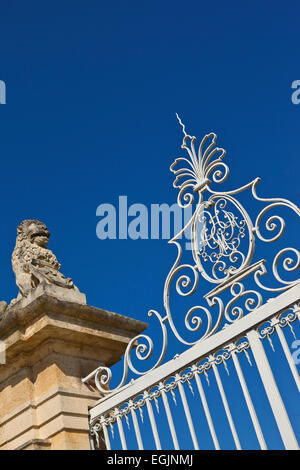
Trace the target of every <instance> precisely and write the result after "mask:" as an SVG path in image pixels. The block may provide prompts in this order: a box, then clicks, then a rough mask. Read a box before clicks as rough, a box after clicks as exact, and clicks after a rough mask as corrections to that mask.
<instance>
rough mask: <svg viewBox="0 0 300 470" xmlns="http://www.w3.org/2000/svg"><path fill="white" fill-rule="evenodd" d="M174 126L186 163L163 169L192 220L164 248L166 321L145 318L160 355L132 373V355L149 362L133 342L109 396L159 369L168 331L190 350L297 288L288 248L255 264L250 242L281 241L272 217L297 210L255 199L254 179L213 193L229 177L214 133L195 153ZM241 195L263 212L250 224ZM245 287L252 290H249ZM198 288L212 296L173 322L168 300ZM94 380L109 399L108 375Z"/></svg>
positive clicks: (281, 226)
mask: <svg viewBox="0 0 300 470" xmlns="http://www.w3.org/2000/svg"><path fill="white" fill-rule="evenodd" d="M177 117H178V116H177ZM178 120H179V123H180V125H181V126H182V130H183V134H184V137H183V142H182V145H181V148H182V149H183V150H184V151H185V152H186V156H185V157H180V158H176V160H175V161H174V163H173V164H172V165H171V168H170V169H171V172H172V173H173V174H174V175H175V180H174V183H173V186H174V187H175V188H176V189H178V197H177V202H178V205H179V206H180V207H181V208H183V209H188V208H190V210H192V215H191V217H190V219H189V220H188V221H187V222H186V224H185V226H184V227H183V229H182V230H180V232H179V233H178V234H176V235H175V236H174V237H173V238H172V239H171V240H170V241H169V243H170V244H173V245H175V246H176V247H177V257H176V260H175V262H174V264H173V266H172V268H171V270H170V272H169V274H168V276H167V278H166V281H165V286H164V293H163V300H164V309H165V313H164V315H161V314H160V313H158V312H156V311H154V310H152V311H150V312H149V315H150V316H155V317H156V319H157V320H158V322H159V325H160V328H161V331H162V348H161V351H160V353H159V357H158V359H157V360H156V362H155V364H154V365H153V366H152V367H151V369H148V370H147V371H145V372H142V371H139V370H137V369H136V367H135V366H134V365H133V363H132V361H131V354H132V353H133V352H134V354H135V355H136V358H137V359H139V360H141V361H145V360H147V359H149V358H150V357H151V356H152V352H153V349H154V348H153V341H152V340H151V338H150V337H149V336H148V335H145V334H143V335H139V336H137V337H136V338H133V339H132V340H131V342H130V343H129V345H128V347H127V350H126V353H125V355H124V373H123V377H122V380H121V381H120V383H119V385H118V386H117V387H116V388H115V389H114V390H116V389H118V388H120V387H122V386H123V385H124V384H125V383H126V380H127V376H128V372H129V370H131V371H132V372H133V373H134V374H136V375H143V374H145V373H146V372H149V370H152V369H154V368H155V367H157V366H158V365H160V364H161V363H162V361H163V358H164V357H165V353H166V350H167V328H166V326H167V325H168V327H169V328H170V329H171V331H172V333H173V334H174V335H175V337H176V338H177V339H178V341H180V342H181V343H183V344H185V345H187V346H191V345H193V344H196V343H197V342H199V341H203V340H205V339H206V338H208V337H209V336H211V335H213V334H215V333H216V332H217V331H218V330H219V329H221V328H224V327H228V326H230V324H232V323H233V322H235V321H239V320H240V319H241V318H242V317H243V316H244V315H246V314H251V312H252V311H253V310H255V309H257V308H259V307H260V306H261V305H262V304H263V303H264V302H265V301H266V299H264V296H263V295H264V294H266V293H267V294H268V297H267V299H268V298H270V295H271V296H272V294H273V295H274V296H275V295H278V293H279V292H283V291H285V290H286V289H289V288H291V287H292V286H293V285H295V284H296V283H298V282H299V281H300V280H299V279H298V277H297V276H296V271H297V270H298V268H299V265H300V253H299V251H298V250H297V249H296V248H294V247H286V248H282V247H280V249H279V250H278V251H275V254H274V256H273V260H272V261H271V264H269V263H268V262H267V261H266V260H264V259H258V260H256V261H255V260H254V255H255V244H256V242H259V243H265V244H271V243H275V242H277V241H278V240H279V239H280V238H281V237H282V236H283V234H284V231H285V225H286V224H285V220H284V219H283V217H282V216H281V215H277V214H276V213H275V214H274V210H276V209H278V208H283V209H285V210H289V211H291V212H292V213H293V214H295V215H297V216H299V215H300V209H299V208H298V207H297V206H296V205H295V204H293V203H292V202H290V201H288V200H286V199H282V198H262V197H260V196H258V195H257V192H256V191H257V186H258V183H259V182H260V179H259V178H256V179H255V180H253V181H251V182H250V183H248V184H246V185H244V186H242V187H240V188H237V189H233V190H230V191H223V192H222V191H215V190H213V189H212V187H213V185H214V184H221V183H223V182H224V181H225V180H226V179H227V177H228V174H229V169H228V166H227V165H226V164H225V163H224V162H223V159H224V157H225V153H226V152H225V150H224V149H223V148H220V147H217V146H216V141H217V136H216V134H214V133H210V134H208V135H205V136H204V137H203V139H202V141H201V142H200V145H199V147H198V148H196V137H194V136H190V135H188V134H187V133H186V131H185V126H184V124H183V123H182V122H181V120H180V118H179V117H178ZM245 191H248V192H251V195H252V198H253V200H254V201H257V204H258V205H259V204H261V205H263V207H262V208H261V209H260V211H259V212H258V214H256V215H255V216H254V217H253V214H251V215H250V214H249V212H248V211H247V210H246V208H245V207H244V206H243V205H242V204H241V203H240V201H239V200H238V199H237V195H238V194H240V193H242V192H245ZM250 207H251V204H250ZM187 232H189V233H190V234H191V250H187V254H188V255H189V257H190V258H191V259H190V261H189V262H188V263H186V262H185V263H183V262H182V255H183V249H182V244H181V243H180V241H181V239H182V237H183V235H184V234H185V233H187ZM279 268H280V271H279ZM282 273H286V274H290V275H291V273H292V274H293V279H292V280H290V279H288V278H284V277H283V274H282ZM250 280H251V282H252V285H254V288H248V283H249V282H250ZM200 281H202V282H201V284H202V286H205V285H210V286H211V290H210V291H209V292H207V293H206V294H205V295H204V296H203V297H201V296H198V298H197V301H196V302H195V304H194V305H192V306H189V307H187V308H186V311H185V313H183V317H181V318H180V319H178V318H175V316H174V314H173V312H172V308H171V301H173V298H174V295H175V296H176V295H177V296H179V297H180V298H182V299H184V298H186V297H189V298H190V299H192V298H194V297H193V295H194V294H196V293H197V292H198V288H199V283H200ZM199 299H200V300H199ZM178 320H180V321H178ZM177 323H180V324H181V325H184V327H185V334H183V333H182V332H181V331H179V330H178V327H177V326H176V324H177ZM186 333H188V334H189V336H190V335H191V334H193V335H195V339H193V340H190V339H188V338H186ZM227 354H229V353H227ZM225 359H226V358H225ZM208 364H209V363H208ZM93 377H94V381H95V385H96V387H97V389H98V390H99V391H100V392H101V393H104V394H107V393H111V392H112V390H109V388H108V387H109V384H110V381H111V377H112V374H111V370H110V369H109V368H107V367H104V366H101V367H99V368H98V369H97V370H96V371H95V373H94V375H93Z"/></svg>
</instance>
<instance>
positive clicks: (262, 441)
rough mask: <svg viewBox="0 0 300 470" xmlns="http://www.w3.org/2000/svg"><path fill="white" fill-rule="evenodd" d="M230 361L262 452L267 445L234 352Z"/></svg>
mask: <svg viewBox="0 0 300 470" xmlns="http://www.w3.org/2000/svg"><path fill="white" fill-rule="evenodd" d="M232 359H233V363H234V366H235V370H236V372H237V375H238V378H239V381H240V384H241V387H242V390H243V394H244V397H245V400H246V403H247V407H248V410H249V413H250V417H251V420H252V423H253V426H254V429H255V433H256V436H257V439H258V442H259V445H260V448H261V449H262V450H267V445H266V442H265V439H264V435H263V433H262V430H261V427H260V424H259V421H258V418H257V415H256V412H255V408H254V405H253V402H252V399H251V396H250V393H249V390H248V387H247V384H246V381H245V377H244V374H243V371H242V368H241V365H240V361H239V359H238V357H237V354H236V351H232Z"/></svg>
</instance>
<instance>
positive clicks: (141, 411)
mask: <svg viewBox="0 0 300 470" xmlns="http://www.w3.org/2000/svg"><path fill="white" fill-rule="evenodd" d="M139 410H140V417H141V420H142V423H143V422H144V415H143V408H142V407H141V406H140V407H139Z"/></svg>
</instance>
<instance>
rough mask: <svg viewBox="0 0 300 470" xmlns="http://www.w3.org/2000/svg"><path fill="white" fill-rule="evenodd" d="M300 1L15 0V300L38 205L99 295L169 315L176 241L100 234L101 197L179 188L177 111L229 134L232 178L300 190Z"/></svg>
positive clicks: (10, 169)
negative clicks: (18, 245) (299, 84)
mask: <svg viewBox="0 0 300 470" xmlns="http://www.w3.org/2000/svg"><path fill="white" fill-rule="evenodd" d="M299 13H300V7H299V2H296V1H290V2H284V3H282V2H258V1H253V2H248V3H245V2H243V3H241V2H238V1H235V2H233V1H227V2H221V1H216V2H213V3H210V2H203V1H186V2H182V1H181V2H179V1H177V0H172V1H168V0H166V1H160V2H158V1H155V0H153V1H151V2H150V1H129V2H121V1H114V2H103V1H99V0H98V1H93V0H89V1H88V2H79V1H77V0H72V1H67V0H65V1H64V2H59V1H57V0H53V1H51V2H40V1H32V0H28V1H26V2H21V1H14V0H10V1H2V2H1V6H0V44H1V48H0V80H4V81H5V82H6V86H7V104H6V105H0V123H1V128H0V158H1V172H0V175H1V181H0V192H1V199H0V201H1V219H0V230H1V244H0V256H1V263H0V279H1V290H0V292H1V295H0V297H1V300H2V299H5V300H7V301H9V300H10V299H11V298H13V297H15V296H16V294H17V289H16V286H15V281H14V276H13V273H12V270H11V263H10V256H11V252H12V250H13V248H14V243H15V236H16V227H17V225H18V224H19V223H20V221H22V220H23V219H27V218H37V219H40V220H42V221H44V222H45V223H46V224H47V225H48V227H49V229H50V231H51V234H52V237H51V242H50V245H49V247H50V248H52V249H53V251H54V252H55V254H56V255H57V257H58V259H59V261H60V262H61V263H62V272H63V273H64V274H66V275H68V276H71V277H72V278H73V280H74V282H75V283H76V284H77V285H78V287H79V288H80V290H82V291H83V292H85V293H86V294H87V299H88V303H89V304H91V305H95V306H98V307H102V308H106V309H108V310H112V311H115V312H118V313H121V314H125V315H128V316H131V317H134V318H137V319H140V320H146V321H147V311H148V310H149V309H150V308H154V309H157V310H159V311H160V312H162V308H163V305H162V290H163V282H164V279H165V276H166V274H167V273H168V270H169V268H170V267H171V265H172V264H173V261H174V256H175V249H174V247H172V246H169V245H168V244H167V241H166V240H152V241H151V240H136V241H132V240H117V241H116V240H106V241H100V240H98V239H97V237H96V224H97V221H98V219H97V217H96V208H97V206H98V205H99V204H101V203H112V204H117V202H118V196H119V195H127V196H128V202H129V204H131V203H135V202H140V203H144V204H146V205H150V204H151V203H163V202H166V203H169V204H172V203H173V202H175V201H176V197H177V191H176V190H175V189H174V188H173V187H172V181H173V177H172V175H171V173H170V172H169V166H170V164H171V163H172V162H173V160H174V158H175V157H177V156H180V155H182V151H181V149H180V145H181V141H182V133H181V129H180V127H179V125H178V122H177V120H176V117H175V112H178V113H179V114H180V116H181V117H182V119H183V121H184V122H185V123H186V126H187V131H188V132H189V133H190V134H193V135H196V136H198V137H199V139H200V137H201V136H202V135H203V134H204V133H207V132H210V131H214V132H216V133H217V134H218V144H219V145H220V146H223V147H224V148H226V150H227V157H226V161H227V163H228V164H229V165H230V169H231V172H230V177H229V180H228V184H227V183H226V184H227V187H230V188H235V187H238V186H241V185H243V184H246V183H247V182H248V181H250V180H252V179H254V178H255V177H256V176H260V177H261V178H262V183H261V187H260V192H259V194H261V195H262V196H282V197H285V198H287V199H291V200H293V201H295V202H298V201H299V193H300V191H299V143H300V132H299V130H300V105H294V104H292V101H291V94H292V89H291V83H292V82H293V81H294V80H297V79H300V67H299V63H300V62H299ZM293 236H294V242H295V243H294V245H295V246H297V241H298V236H297V234H296V232H295V233H294V235H293ZM292 238H293V237H292ZM171 347H172V345H171Z"/></svg>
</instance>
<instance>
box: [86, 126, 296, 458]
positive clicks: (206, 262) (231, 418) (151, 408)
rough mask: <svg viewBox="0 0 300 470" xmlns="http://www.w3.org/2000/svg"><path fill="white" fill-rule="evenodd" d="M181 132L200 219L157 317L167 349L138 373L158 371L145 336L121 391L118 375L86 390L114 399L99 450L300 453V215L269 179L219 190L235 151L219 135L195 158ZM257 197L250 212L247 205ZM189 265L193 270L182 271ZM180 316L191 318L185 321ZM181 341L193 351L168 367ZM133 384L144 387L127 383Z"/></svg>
mask: <svg viewBox="0 0 300 470" xmlns="http://www.w3.org/2000/svg"><path fill="white" fill-rule="evenodd" d="M178 119H179V118H178ZM179 122H180V124H181V126H182V129H183V134H184V138H183V143H182V149H184V150H185V151H186V152H187V157H184V158H183V157H182V158H177V159H176V160H175V162H174V163H173V164H172V166H171V171H172V172H173V173H174V174H175V176H176V178H175V181H174V187H175V188H178V190H179V194H178V199H177V202H178V205H179V206H180V207H181V208H182V209H184V211H187V213H188V214H189V217H188V218H186V219H185V220H187V222H186V224H185V226H184V227H183V229H182V230H181V231H180V232H179V233H178V234H177V235H176V236H175V237H173V238H172V239H171V240H170V242H169V243H172V244H175V245H176V247H177V249H178V254H177V258H176V260H175V263H174V265H173V266H172V268H171V270H170V272H169V275H168V276H167V279H166V282H165V286H164V309H165V314H164V315H163V316H162V315H160V313H158V312H157V311H154V310H152V311H150V312H149V316H152V317H153V316H154V317H155V318H156V319H157V320H158V323H159V326H160V330H161V333H162V346H161V350H160V352H159V353H158V356H159V357H158V359H157V360H156V361H155V364H154V365H153V364H152V367H151V368H150V369H148V370H146V371H140V370H138V368H137V366H136V362H134V361H133V358H132V355H134V356H135V361H146V362H147V361H150V360H151V358H152V353H153V352H154V350H155V347H154V346H157V343H158V340H157V339H156V340H155V342H153V340H152V339H151V337H150V336H148V335H145V334H141V335H139V336H137V337H136V338H134V339H133V340H132V341H131V342H130V343H129V345H128V347H127V350H126V353H125V355H124V364H123V367H124V369H123V376H122V379H121V381H120V383H119V385H118V386H117V387H115V388H114V389H109V385H110V384H111V379H112V371H111V370H110V369H109V368H107V367H104V366H101V367H99V368H98V369H96V370H95V371H94V372H93V373H92V374H90V375H89V376H88V377H86V378H85V379H83V381H84V382H85V383H89V384H91V385H92V386H94V387H95V388H96V389H98V390H99V392H101V394H102V396H103V397H102V398H101V399H100V400H99V402H98V403H97V404H96V405H95V406H94V407H93V408H92V409H91V410H90V433H91V443H92V448H100V447H101V440H104V442H105V446H106V448H107V449H112V448H118V447H119V448H122V449H127V448H128V449H134V448H138V449H151V448H156V449H171V448H173V449H180V448H181V449H193V448H194V449H206V448H214V449H221V448H224V447H225V448H231V446H232V448H236V449H242V448H244V447H246V448H260V449H267V448H269V445H268V442H269V443H270V447H271V448H274V447H276V446H277V445H278V446H279V448H280V447H281V446H282V447H284V448H285V449H298V442H297V438H296V435H297V434H298V436H299V433H300V420H299V415H300V414H299V413H300V410H299V408H298V409H297V406H299V400H298V398H299V391H300V380H299V375H298V371H297V363H298V362H300V353H299V351H300V341H298V340H297V336H296V332H297V328H298V329H299V320H300V280H299V279H298V278H296V276H295V273H296V270H297V269H298V268H299V265H300V253H299V251H298V250H297V249H296V248H294V247H286V246H285V245H284V244H283V239H284V238H285V236H286V234H284V231H285V219H286V220H288V222H289V223H290V224H291V227H292V230H293V231H295V227H296V221H298V217H299V215H300V210H299V209H298V208H297V207H296V206H295V204H293V203H291V202H290V201H288V200H286V199H282V198H261V197H259V196H258V195H257V193H256V188H257V185H258V183H259V181H260V180H259V178H257V179H255V180H254V181H252V182H250V183H248V184H246V185H245V186H242V187H240V188H238V189H235V190H229V191H214V190H213V189H211V188H212V187H213V186H214V184H220V183H223V182H225V180H226V179H227V176H228V167H227V165H226V164H225V163H224V162H223V158H224V156H225V151H224V149H222V148H218V147H216V135H215V134H213V133H211V134H208V135H206V136H205V137H204V138H203V139H202V141H201V143H200V145H199V148H198V151H197V152H196V149H195V141H196V138H195V137H193V136H190V135H188V134H187V133H186V131H185V126H184V125H183V124H182V122H181V120H180V119H179ZM247 191H248V193H249V192H250V191H251V194H252V197H251V199H250V200H251V201H252V202H251V204H250V209H251V211H250V210H249V209H247V210H246V208H245V205H244V204H242V203H241V200H240V198H241V197H242V195H243V194H244V193H247ZM238 194H240V196H239V199H237V197H236V196H237V195H238ZM196 198H197V200H196ZM256 205H258V206H259V208H258V209H257V210H256V215H255V216H253V212H254V211H255V209H256ZM274 210H276V214H274ZM282 210H283V211H286V212H287V216H285V219H284V218H283V216H282V215H281V211H282ZM188 211H189V212H188ZM277 211H279V212H280V214H278V212H277ZM286 217H287V218H286ZM187 233H188V234H189V236H187V237H186V238H187V240H189V242H190V243H189V244H186V249H185V250H184V249H183V247H182V245H183V243H185V241H184V236H186V235H187ZM283 234H284V235H285V236H284V237H282V236H283ZM271 246H272V247H275V251H273V253H272V251H271V250H270V249H269V247H271ZM183 254H184V255H187V256H189V257H190V258H191V260H192V261H189V262H182V256H183ZM262 255H263V258H261V256H262ZM268 260H271V262H270V261H268ZM284 275H285V277H283V276H284ZM200 281H201V282H200ZM200 287H201V288H202V289H205V288H207V290H206V293H205V294H204V295H203V292H202V293H200V295H199V290H200ZM174 296H177V300H176V302H175V303H174V304H172V300H173V297H174ZM178 299H181V300H183V301H184V302H186V305H185V304H180V306H179V305H178ZM176 308H177V309H179V311H180V312H182V311H184V312H186V313H185V315H184V316H182V314H181V315H180V313H179V314H178V315H176V316H175V315H174V311H175V310H176ZM184 308H185V310H183V309H184ZM180 322H181V329H182V326H183V327H184V330H185V333H187V336H186V334H185V336H184V335H183V334H182V332H181V331H180V330H179V327H178V326H177V325H176V323H177V324H179V326H180ZM170 332H172V334H174V335H175V337H176V338H177V340H178V341H179V343H181V345H184V346H185V347H186V350H185V351H183V352H181V353H180V354H176V355H175V357H174V358H173V359H170V360H168V361H166V362H165V363H163V360H164V359H165V358H166V352H167V338H168V334H170ZM191 335H196V336H197V339H190V338H191ZM155 338H156V336H155ZM275 350H276V351H275ZM272 354H273V356H272ZM298 356H299V358H298ZM143 364H145V362H144V363H143ZM129 373H134V375H135V378H133V379H132V380H131V381H129V383H127V384H126V381H127V379H128V374H129ZM136 377H137V378H136ZM295 407H296V408H295ZM297 413H298V414H297ZM277 435H278V436H279V437H278V436H277ZM251 436H252V437H251ZM279 439H280V444H278V442H279ZM276 443H277V444H276Z"/></svg>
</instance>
